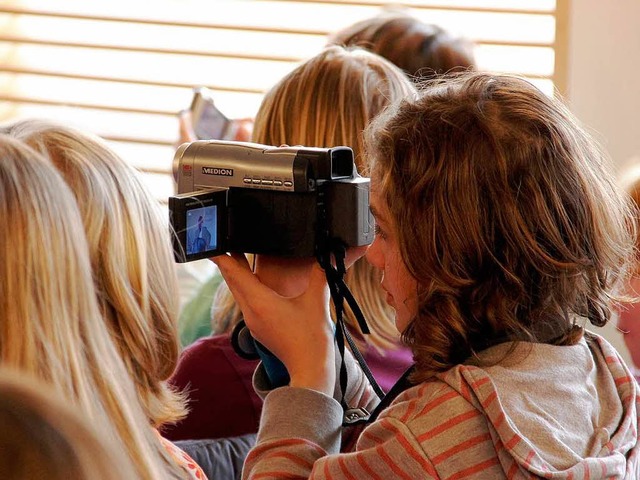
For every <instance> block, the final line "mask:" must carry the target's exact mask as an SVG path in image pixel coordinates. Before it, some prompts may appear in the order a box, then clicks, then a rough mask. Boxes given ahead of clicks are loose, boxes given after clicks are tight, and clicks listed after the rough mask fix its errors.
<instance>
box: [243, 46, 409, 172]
mask: <svg viewBox="0 0 640 480" xmlns="http://www.w3.org/2000/svg"><path fill="white" fill-rule="evenodd" d="M413 91H414V90H413V86H412V85H411V83H410V82H409V81H407V79H406V78H405V77H404V76H403V75H402V72H400V70H398V68H396V67H395V66H394V65H393V64H391V63H390V62H389V61H387V60H385V59H383V58H382V57H380V56H378V55H375V54H372V53H370V52H367V51H366V50H362V49H359V48H351V49H347V48H343V47H338V46H333V47H328V48H326V49H324V50H323V51H322V52H321V53H319V54H318V55H316V56H315V57H313V58H311V59H310V60H307V61H306V62H304V63H303V64H302V65H300V66H299V67H297V68H296V69H295V70H293V71H292V72H291V73H289V74H288V75H286V76H285V77H284V78H283V79H282V80H280V81H279V82H278V83H277V84H276V85H275V86H274V87H273V88H271V90H269V91H268V92H267V94H266V95H265V97H264V99H263V101H262V104H261V106H260V109H259V110H258V113H257V114H256V119H255V124H254V127H253V140H254V141H255V142H259V143H263V144H266V145H281V144H288V145H304V146H307V147H333V146H337V145H346V146H349V147H351V148H352V149H353V151H354V155H355V158H356V165H357V166H358V170H359V171H360V172H362V169H363V166H364V160H363V158H362V131H363V130H364V128H365V127H366V126H367V124H368V123H369V121H370V120H371V119H372V118H373V117H374V116H375V115H376V114H378V113H379V112H380V111H381V110H382V109H383V108H384V107H385V106H387V105H388V104H389V103H390V102H393V101H394V100H396V99H399V98H402V97H404V96H405V95H409V94H411V93H413Z"/></svg>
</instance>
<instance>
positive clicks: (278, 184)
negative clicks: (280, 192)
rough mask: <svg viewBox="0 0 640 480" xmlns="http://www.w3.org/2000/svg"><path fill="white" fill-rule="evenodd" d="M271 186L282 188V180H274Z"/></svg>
mask: <svg viewBox="0 0 640 480" xmlns="http://www.w3.org/2000/svg"><path fill="white" fill-rule="evenodd" d="M273 184H274V185H275V186H276V187H281V186H282V180H274V181H273Z"/></svg>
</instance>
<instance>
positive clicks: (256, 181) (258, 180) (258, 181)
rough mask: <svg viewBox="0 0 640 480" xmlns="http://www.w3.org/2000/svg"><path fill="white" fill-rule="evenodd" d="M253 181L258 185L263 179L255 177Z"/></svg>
mask: <svg viewBox="0 0 640 480" xmlns="http://www.w3.org/2000/svg"><path fill="white" fill-rule="evenodd" d="M252 182H253V183H254V184H256V185H260V182H261V180H260V179H259V178H254V179H253V180H252Z"/></svg>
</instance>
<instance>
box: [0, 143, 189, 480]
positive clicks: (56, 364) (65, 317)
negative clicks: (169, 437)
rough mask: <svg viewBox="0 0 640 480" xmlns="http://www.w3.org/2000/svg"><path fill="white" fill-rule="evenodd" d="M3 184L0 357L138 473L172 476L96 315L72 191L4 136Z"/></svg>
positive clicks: (1, 149) (0, 198)
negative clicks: (69, 408)
mask: <svg viewBox="0 0 640 480" xmlns="http://www.w3.org/2000/svg"><path fill="white" fill-rule="evenodd" d="M0 185H1V187H0V223H1V224H2V225H5V229H4V231H3V233H2V235H1V236H0V278H1V279H2V281H0V362H1V363H2V365H5V366H9V367H13V368H16V369H19V370H21V371H24V372H25V374H30V375H32V376H35V377H37V378H39V379H42V380H43V381H45V382H47V383H48V384H50V385H51V386H52V387H53V388H54V389H55V390H56V391H57V392H59V394H60V395H62V396H63V398H65V399H66V400H68V401H70V402H71V404H72V405H73V406H74V407H77V408H78V409H79V410H80V411H81V412H83V413H84V415H86V416H87V418H88V420H89V422H90V423H91V424H93V425H94V426H95V427H96V429H97V430H98V431H99V432H100V434H101V435H104V436H105V437H107V438H108V439H110V440H113V441H115V442H116V443H117V444H118V445H120V447H121V448H123V449H124V450H125V451H126V452H127V455H128V456H129V458H130V459H131V461H132V463H133V464H134V465H135V466H136V468H137V470H138V474H139V476H140V478H144V479H157V478H176V477H178V475H177V474H176V475H173V476H171V477H169V474H168V473H169V471H171V470H172V469H173V468H174V467H173V464H172V463H169V461H168V460H167V458H168V457H167V455H166V453H165V452H164V449H163V448H162V446H161V445H160V443H159V441H158V439H157V438H156V435H155V433H154V431H153V429H152V428H150V425H149V423H148V420H147V419H146V416H145V415H144V412H143V410H142V407H141V406H140V402H139V400H138V397H137V395H136V390H135V386H134V384H133V382H132V380H131V377H130V375H129V373H128V372H127V369H126V368H125V366H124V364H123V362H122V359H121V358H120V356H119V355H118V352H117V350H116V348H115V346H114V344H113V342H112V339H111V336H110V334H109V332H108V330H107V327H106V325H105V322H104V321H103V320H102V318H101V315H100V311H99V309H98V305H97V303H96V295H95V289H94V288H93V282H92V278H91V265H90V261H89V248H88V245H87V241H86V237H85V234H84V231H83V228H82V221H81V217H80V212H79V210H78V207H77V204H76V202H75V199H74V197H73V194H72V193H71V191H70V190H69V187H68V186H67V185H66V184H65V182H64V180H63V179H62V177H61V176H60V174H59V173H58V172H57V171H56V170H55V169H54V168H53V166H52V165H51V164H50V163H49V162H48V161H47V160H46V159H45V158H44V157H42V156H41V155H40V154H39V153H38V152H36V151H34V150H32V149H31V148H29V147H28V146H27V145H25V144H24V143H22V142H19V141H17V140H16V139H13V138H10V137H8V136H5V135H0Z"/></svg>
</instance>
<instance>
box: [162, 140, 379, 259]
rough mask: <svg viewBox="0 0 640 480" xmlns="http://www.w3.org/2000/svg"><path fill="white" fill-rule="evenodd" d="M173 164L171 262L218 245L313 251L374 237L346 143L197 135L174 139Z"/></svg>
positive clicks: (222, 248) (214, 251)
mask: <svg viewBox="0 0 640 480" xmlns="http://www.w3.org/2000/svg"><path fill="white" fill-rule="evenodd" d="M173 171H174V176H175V178H176V181H177V184H178V188H177V190H178V195H176V196H173V197H170V198H169V212H170V218H171V224H172V226H173V229H174V232H175V236H174V252H175V257H176V260H177V261H178V262H186V261H191V260H197V259H200V258H208V257H212V256H215V255H219V254H221V253H225V252H242V253H255V254H264V255H273V256H281V257H313V256H318V255H324V254H326V253H328V252H331V250H332V249H333V248H334V247H336V246H340V247H342V248H347V247H355V246H363V245H368V244H370V243H371V242H372V241H373V233H374V228H373V225H374V223H373V217H372V215H371V213H370V212H369V179H368V178H364V177H361V176H360V175H358V173H357V170H356V168H355V164H354V159H353V151H352V150H351V149H350V148H348V147H333V148H310V147H273V146H267V145H260V144H255V143H244V142H231V141H220V140H212V141H196V142H192V143H186V144H183V145H181V146H180V148H179V149H178V150H177V152H176V154H175V158H174V165H173Z"/></svg>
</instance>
